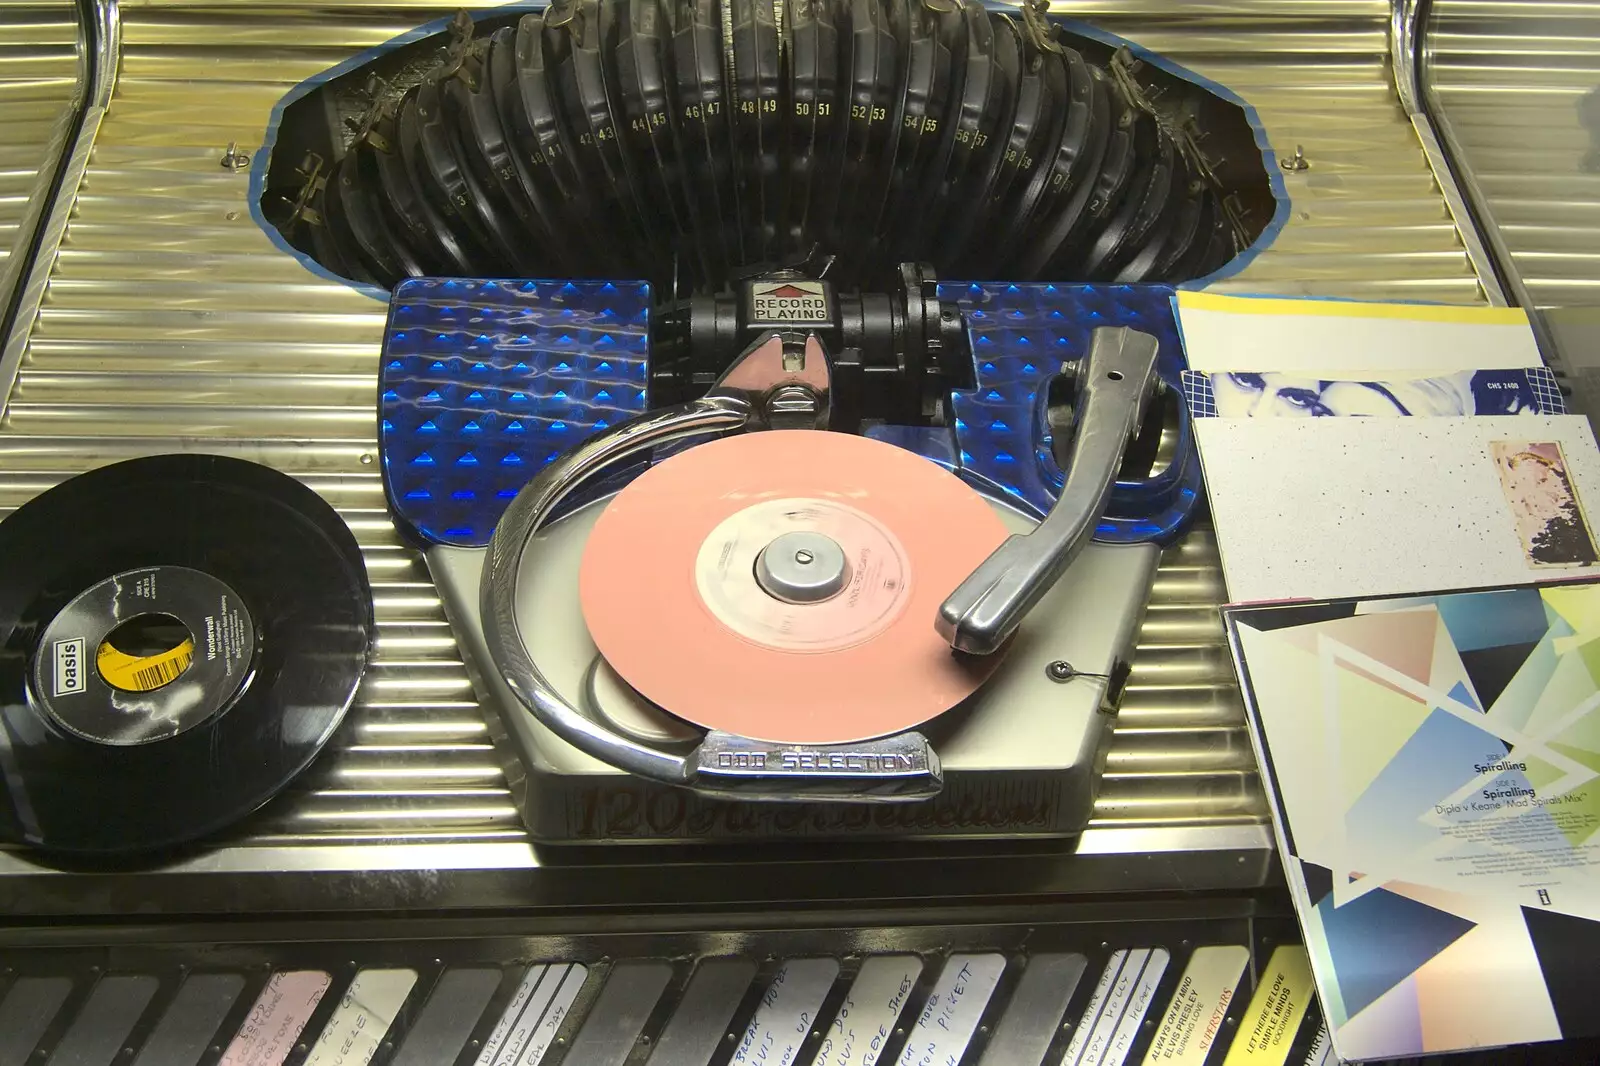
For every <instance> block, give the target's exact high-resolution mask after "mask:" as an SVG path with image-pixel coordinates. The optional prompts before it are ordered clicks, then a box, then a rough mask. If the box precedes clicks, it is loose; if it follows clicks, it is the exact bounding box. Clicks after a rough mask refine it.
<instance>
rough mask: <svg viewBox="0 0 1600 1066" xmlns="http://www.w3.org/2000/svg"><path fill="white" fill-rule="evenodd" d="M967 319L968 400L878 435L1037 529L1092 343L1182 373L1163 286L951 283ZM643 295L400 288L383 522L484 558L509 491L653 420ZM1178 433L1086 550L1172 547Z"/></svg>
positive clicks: (457, 285) (1183, 506)
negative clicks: (1061, 404) (1128, 349)
mask: <svg viewBox="0 0 1600 1066" xmlns="http://www.w3.org/2000/svg"><path fill="white" fill-rule="evenodd" d="M940 295H941V296H942V297H943V298H944V299H947V300H955V301H957V302H959V303H960V305H961V307H962V311H963V313H964V314H965V316H966V319H967V324H968V327H969V335H970V339H971V343H972V349H973V363H974V366H973V372H974V380H975V382H976V384H977V387H976V388H975V389H973V390H970V391H962V392H957V393H955V394H953V395H952V397H951V398H950V410H951V413H952V415H953V416H954V421H953V425H952V426H951V427H950V428H948V429H928V428H919V427H910V426H893V425H889V426H874V427H872V428H871V429H869V430H868V431H867V435H868V436H871V437H874V438H877V439H879V440H884V441H887V442H889V443H892V444H895V445H897V446H899V447H902V448H906V449H908V450H911V451H915V452H917V453H918V454H920V455H924V456H926V457H927V458H929V459H931V460H933V461H934V462H937V463H940V464H941V465H943V466H945V467H946V468H948V469H951V470H953V471H955V472H956V473H958V474H959V475H960V476H961V477H963V478H964V479H966V480H967V481H969V482H970V483H972V484H973V485H975V486H976V487H978V488H980V489H982V490H984V491H987V492H990V493H993V494H995V495H998V496H1003V497H1004V498H1006V499H1008V500H1009V501H1010V502H1011V503H1012V504H1013V505H1015V506H1017V507H1019V508H1021V509H1022V510H1024V511H1027V512H1030V513H1032V514H1033V515H1035V516H1036V517H1037V516H1042V515H1043V514H1044V513H1045V512H1046V511H1048V510H1049V508H1050V505H1051V503H1053V502H1054V500H1055V497H1056V495H1057V494H1058V493H1059V492H1060V488H1061V483H1062V472H1061V470H1060V469H1059V467H1057V465H1056V463H1055V461H1054V459H1053V458H1052V457H1051V451H1050V447H1051V442H1050V437H1049V432H1048V429H1047V427H1046V421H1045V408H1044V393H1045V390H1046V388H1047V386H1048V382H1049V380H1050V378H1051V377H1052V376H1054V375H1055V374H1056V373H1058V372H1059V370H1060V368H1061V365H1062V364H1063V363H1070V362H1074V361H1076V360H1079V359H1081V358H1082V357H1083V355H1084V354H1085V352H1086V351H1087V350H1088V345H1089V340H1090V337H1091V336H1092V334H1093V332H1094V330H1095V329H1096V328H1098V327H1101V326H1131V327H1133V328H1135V329H1140V330H1143V331H1145V332H1148V333H1150V334H1152V335H1154V336H1155V337H1156V338H1157V340H1158V341H1159V343H1160V357H1159V365H1160V372H1161V375H1162V377H1163V379H1164V380H1166V381H1168V382H1170V383H1171V385H1172V386H1173V388H1174V390H1176V387H1177V384H1178V378H1179V374H1180V372H1181V371H1182V370H1183V368H1184V360H1183V349H1182V344H1181V342H1180V340H1179V337H1178V330H1177V325H1176V323H1175V321H1174V319H1173V312H1172V290H1171V289H1170V288H1166V287H1164V286H1127V285H1046V284H1006V283H991V284H977V283H945V284H942V285H940ZM648 309H649V290H648V288H647V287H646V286H645V285H643V284H641V283H639V282H620V281H619V282H596V281H590V282H582V281H571V282H566V281H553V282H547V281H540V282H529V281H477V280H444V279H432V278H421V279H413V280H410V281H406V282H403V283H402V284H401V285H400V286H399V287H398V288H397V289H396V291H395V294H394V299H393V301H392V302H391V305H390V312H389V327H388V331H387V333H386V336H385V339H384V351H383V364H382V370H381V373H380V375H379V381H380V385H379V388H380V391H381V393H382V399H381V402H380V404H379V407H380V418H381V425H380V441H381V443H382V449H383V473H384V484H385V488H386V491H387V492H388V494H389V499H390V504H391V506H392V507H393V509H394V511H395V513H396V514H397V515H398V516H399V517H400V519H401V520H402V521H403V522H404V523H405V524H407V525H408V526H410V527H411V529H412V530H413V531H414V532H415V533H416V534H417V535H419V536H420V537H421V538H422V539H424V540H427V541H431V542H434V543H442V544H454V545H463V546H477V545H483V544H486V543H488V540H489V537H490V535H491V534H492V533H493V531H494V524H495V522H496V521H498V519H499V517H500V514H501V513H502V512H503V511H504V510H505V508H506V506H507V505H509V503H510V501H511V499H512V498H513V497H515V495H516V493H517V491H518V490H519V489H520V488H521V487H522V486H523V485H524V484H526V483H527V481H528V480H529V479H530V478H531V477H532V476H533V475H534V474H535V473H536V472H537V471H538V470H539V468H540V467H541V466H542V465H543V464H545V463H547V462H549V461H550V460H551V459H552V458H553V457H554V456H556V455H557V454H559V453H560V452H561V451H563V450H565V449H567V448H570V447H572V446H573V445H574V444H575V443H577V442H579V441H581V440H583V439H584V438H585V437H587V436H589V435H590V434H593V433H596V432H599V431H601V430H603V429H605V428H606V427H607V426H609V425H614V424H615V423H616V422H617V421H619V420H620V419H622V418H626V417H629V416H631V415H634V414H637V413H639V412H640V411H643V410H645V409H646V406H647V403H648V396H647V379H648V355H647V348H648V343H647V342H648V313H649V311H648ZM1193 451H1194V450H1193V447H1192V444H1191V443H1190V440H1189V432H1188V425H1187V419H1186V418H1185V419H1184V420H1183V426H1182V430H1181V432H1180V440H1179V447H1178V449H1177V459H1176V460H1175V461H1174V462H1173V463H1172V464H1171V465H1170V466H1169V467H1168V468H1167V469H1166V471H1165V472H1164V473H1163V474H1162V475H1161V476H1159V477H1157V478H1155V479H1152V480H1151V481H1148V482H1138V483H1128V484H1120V483H1119V485H1118V489H1117V491H1116V493H1115V494H1114V496H1113V501H1112V506H1111V510H1110V514H1109V515H1108V517H1107V519H1106V520H1105V521H1104V522H1102V523H1101V525H1100V527H1099V529H1098V530H1097V532H1096V539H1099V540H1102V541H1109V542H1131V541H1149V540H1155V541H1164V540H1166V539H1168V538H1170V537H1172V536H1174V535H1175V534H1176V533H1177V532H1179V531H1180V530H1181V529H1182V528H1183V526H1184V523H1185V522H1186V521H1187V519H1188V516H1189V514H1190V512H1191V511H1192V510H1193V508H1194V505H1195V503H1196V501H1197V499H1198V493H1199V488H1200V482H1199V463H1198V460H1197V459H1196V458H1195V457H1194V455H1193Z"/></svg>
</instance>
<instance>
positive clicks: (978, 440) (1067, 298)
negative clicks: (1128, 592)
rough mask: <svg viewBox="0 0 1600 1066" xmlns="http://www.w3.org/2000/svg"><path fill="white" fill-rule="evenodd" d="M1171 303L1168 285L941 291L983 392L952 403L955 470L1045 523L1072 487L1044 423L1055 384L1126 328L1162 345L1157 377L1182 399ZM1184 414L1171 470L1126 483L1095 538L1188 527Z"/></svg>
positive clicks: (1197, 489) (1190, 490) (1190, 502)
mask: <svg viewBox="0 0 1600 1066" xmlns="http://www.w3.org/2000/svg"><path fill="white" fill-rule="evenodd" d="M1172 294H1173V290H1172V289H1171V288H1170V287H1167V286H1164V285H1056V284H1020V283H1019V284H1011V283H1006V282H998V283H989V284H981V283H977V282H967V283H959V282H956V283H950V282H947V283H944V284H941V285H940V286H939V295H940V297H941V298H942V299H945V300H955V301H957V302H959V303H960V305H961V309H962V313H963V315H964V316H965V318H966V321H967V327H968V336H969V338H970V341H971V344H972V357H973V364H974V372H975V375H974V380H975V381H976V383H977V388H975V389H973V390H971V391H970V392H957V393H955V394H954V395H953V396H952V398H951V404H950V407H951V414H952V415H953V429H954V434H955V443H956V453H957V457H958V458H957V463H956V469H957V471H958V472H959V473H960V474H961V475H962V476H963V477H965V478H966V479H967V480H968V481H970V482H972V483H973V484H975V485H978V486H979V487H982V488H986V489H988V490H989V491H991V492H999V493H1003V494H1004V495H1005V496H1007V497H1009V498H1010V499H1011V500H1012V502H1013V503H1015V504H1017V505H1018V506H1020V507H1021V508H1022V509H1024V510H1026V511H1028V512H1030V513H1032V514H1033V515H1034V516H1035V517H1043V516H1044V514H1045V513H1046V512H1047V511H1049V509H1050V506H1051V504H1052V503H1054V502H1055V499H1056V496H1057V495H1058V494H1059V493H1060V491H1061V485H1062V482H1063V480H1064V475H1063V473H1062V470H1061V468H1060V467H1059V466H1058V465H1057V464H1056V462H1055V459H1054V458H1053V456H1052V454H1051V444H1052V441H1051V437H1050V430H1049V427H1048V425H1047V422H1046V417H1045V392H1046V389H1047V388H1048V384H1049V381H1050V378H1052V377H1053V376H1055V375H1056V374H1057V373H1058V372H1060V370H1061V368H1062V365H1063V364H1065V363H1076V362H1078V361H1079V360H1081V359H1082V358H1083V357H1084V356H1085V355H1086V354H1087V353H1088V351H1089V342H1090V340H1091V338H1092V337H1093V335H1094V331H1095V330H1096V329H1099V328H1101V327H1104V326H1128V327H1130V328H1132V329H1137V330H1140V331H1142V332H1145V333H1149V334H1150V335H1152V336H1154V337H1155V338H1156V340H1157V342H1158V344H1159V353H1158V356H1157V372H1158V373H1159V374H1160V376H1161V379H1162V381H1163V382H1165V383H1166V385H1167V387H1168V388H1169V389H1170V390H1171V391H1172V392H1173V393H1174V394H1175V395H1178V396H1181V389H1180V380H1179V379H1180V376H1181V374H1182V372H1183V370H1184V369H1185V366H1186V364H1185V361H1184V356H1183V342H1182V340H1181V339H1180V338H1179V335H1178V326H1177V321H1176V319H1175V318H1174V314H1173V309H1172ZM1178 409H1179V412H1180V417H1179V420H1178V440H1177V442H1176V447H1175V448H1174V459H1173V461H1172V462H1171V463H1170V464H1169V465H1168V466H1167V468H1166V469H1165V470H1164V471H1163V472H1162V473H1161V474H1160V475H1158V476H1157V477H1155V478H1152V479H1149V480H1146V481H1130V482H1118V484H1117V488H1116V490H1115V491H1114V492H1113V494H1112V499H1111V504H1110V508H1109V512H1108V515H1107V518H1106V519H1105V521H1103V522H1102V523H1101V524H1100V526H1099V528H1098V529H1097V530H1096V532H1095V539H1097V540H1100V541H1103V542H1110V543H1133V542H1142V541H1150V540H1154V541H1158V542H1161V541H1166V540H1169V539H1171V538H1172V537H1174V536H1175V535H1176V534H1177V533H1179V532H1181V531H1182V529H1183V528H1184V527H1185V523H1186V522H1187V521H1188V518H1189V517H1190V515H1191V514H1192V513H1193V511H1194V508H1195V506H1196V504H1197V503H1198V501H1199V499H1200V495H1201V489H1202V483H1201V479H1200V463H1199V459H1198V457H1197V455H1196V452H1195V447H1194V441H1193V434H1192V427H1191V426H1190V424H1189V419H1188V416H1187V414H1188V413H1187V408H1186V407H1184V405H1183V404H1182V403H1179V404H1178Z"/></svg>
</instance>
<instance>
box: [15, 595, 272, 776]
mask: <svg viewBox="0 0 1600 1066" xmlns="http://www.w3.org/2000/svg"><path fill="white" fill-rule="evenodd" d="M140 623H147V625H146V626H145V627H144V629H143V630H142V631H140V630H136V629H135V627H136V626H139V624H140ZM164 632H165V633H172V634H173V637H172V638H170V639H169V640H168V641H167V643H168V644H169V645H170V646H166V647H160V648H159V649H158V650H154V651H149V652H141V651H140V650H139V648H140V647H141V645H139V644H127V643H125V642H126V641H129V640H136V639H138V638H139V636H141V635H143V636H144V639H151V638H150V637H149V634H151V633H154V634H157V635H158V636H159V635H161V634H162V633H164ZM125 633H126V634H131V635H130V636H127V637H124V636H122V634H125ZM254 647H255V626H254V625H253V624H252V622H251V621H250V616H249V614H248V613H247V612H246V611H245V610H244V607H243V604H242V601H241V600H240V598H239V594H238V593H237V592H235V591H234V590H233V589H232V588H230V587H229V586H228V585H227V584H226V583H224V582H222V581H220V580H218V579H217V578H215V577H213V576H211V575H210V574H207V573H203V572H201V571H199V570H191V569H189V568H188V567H182V566H151V567H145V568H143V569H139V570H129V571H124V572H123V573H119V574H114V575H112V576H111V577H108V578H106V579H105V580H103V581H99V582H97V583H95V584H94V585H91V586H90V587H89V588H88V589H85V590H84V591H83V592H82V593H80V594H79V595H78V596H77V597H76V598H75V599H73V600H72V601H71V602H70V603H68V604H67V606H66V607H65V608H63V609H62V611H61V613H60V614H58V615H56V616H55V618H54V619H52V620H51V622H50V624H49V625H48V626H46V627H45V631H44V639H43V640H42V641H41V642H40V649H41V652H42V654H39V655H36V656H35V657H34V664H33V687H34V693H35V696H36V698H37V699H38V701H39V703H40V705H41V706H42V707H43V708H44V710H45V711H46V713H48V714H49V716H50V717H51V718H52V719H53V720H54V721H55V723H56V724H57V725H59V726H61V728H63V729H65V730H67V731H68V732H70V733H73V734H76V735H77V736H80V737H82V738H84V739H85V740H92V741H95V742H97V743H100V744H111V745H118V746H123V745H134V744H148V743H149V742H151V741H153V740H162V739H165V738H167V737H173V736H177V735H178V734H179V733H182V732H183V731H185V730H187V729H192V728H194V727H195V726H196V725H199V724H200V723H201V722H204V721H206V720H207V719H208V718H210V717H211V716H212V715H213V714H216V713H217V712H218V711H219V710H221V709H222V708H223V707H225V706H226V705H227V704H228V702H229V701H230V700H231V699H232V698H233V697H234V696H235V695H237V694H238V692H239V688H240V686H241V685H242V684H243V683H244V679H245V677H246V676H247V674H248V672H249V666H250V659H251V657H252V650H253V649H254Z"/></svg>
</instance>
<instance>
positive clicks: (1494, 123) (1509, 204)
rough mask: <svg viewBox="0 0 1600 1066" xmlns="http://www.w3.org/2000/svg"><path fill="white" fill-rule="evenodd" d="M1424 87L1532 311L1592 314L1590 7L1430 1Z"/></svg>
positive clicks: (1597, 60)
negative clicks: (1578, 309)
mask: <svg viewBox="0 0 1600 1066" xmlns="http://www.w3.org/2000/svg"><path fill="white" fill-rule="evenodd" d="M1425 45H1426V52H1425V65H1424V71H1423V74H1424V82H1425V85H1426V88H1427V91H1428V93H1429V97H1430V102H1431V103H1432V105H1433V109H1434V111H1435V113H1436V115H1437V116H1438V117H1439V119H1440V120H1441V122H1442V123H1443V124H1444V125H1445V126H1446V128H1447V129H1448V131H1449V134H1450V136H1451V139H1452V141H1453V146H1454V148H1455V151H1456V154H1457V156H1458V162H1459V163H1460V164H1461V165H1463V166H1464V168H1465V170H1466V172H1467V173H1468V175H1469V177H1470V180H1471V182H1472V183H1473V184H1474V185H1475V186H1476V188H1477V190H1478V191H1479V192H1480V194H1481V197H1482V200H1483V203H1482V207H1483V208H1484V210H1485V212H1486V214H1487V216H1488V218H1487V219H1486V222H1487V223H1488V224H1489V226H1490V228H1491V229H1492V230H1493V231H1495V232H1497V234H1498V237H1499V239H1500V240H1501V241H1502V242H1503V245H1504V249H1505V252H1506V254H1507V256H1508V258H1509V263H1510V265H1511V267H1512V268H1513V269H1514V271H1515V274H1516V275H1517V280H1519V281H1520V283H1521V285H1522V287H1523V288H1524V290H1525V291H1526V293H1527V296H1528V297H1529V299H1530V301H1531V303H1532V305H1534V306H1537V307H1540V308H1559V307H1568V306H1573V305H1589V306H1592V305H1596V304H1600V7H1596V6H1595V5H1593V4H1582V3H1548V2H1532V0H1503V2H1493V0H1434V3H1433V5H1432V12H1431V18H1430V20H1429V25H1428V31H1427V34H1426V37H1425Z"/></svg>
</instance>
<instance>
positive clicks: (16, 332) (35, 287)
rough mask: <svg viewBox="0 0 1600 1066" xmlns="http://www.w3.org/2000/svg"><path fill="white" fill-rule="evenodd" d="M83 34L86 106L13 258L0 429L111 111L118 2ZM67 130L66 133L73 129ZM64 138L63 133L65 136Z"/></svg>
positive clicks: (105, 3)
mask: <svg viewBox="0 0 1600 1066" xmlns="http://www.w3.org/2000/svg"><path fill="white" fill-rule="evenodd" d="M84 29H85V31H86V36H87V41H86V42H85V44H86V48H85V49H84V53H83V55H84V57H85V61H86V64H85V65H86V66H87V68H88V71H87V73H88V78H87V79H83V80H90V79H92V83H91V84H90V86H89V90H88V92H87V93H86V94H85V99H86V102H87V106H86V107H84V109H83V114H82V121H80V122H77V133H76V134H75V135H73V136H72V154H71V155H70V156H68V158H67V161H66V164H65V165H64V166H63V167H61V169H60V180H59V182H56V183H55V187H54V191H53V193H52V194H50V195H46V196H40V197H39V201H40V203H39V206H38V208H37V210H38V211H39V212H40V213H41V214H43V212H44V209H45V208H44V205H45V204H46V203H48V204H49V214H48V216H47V217H46V220H45V224H44V228H43V231H42V233H41V234H40V237H39V240H38V242H37V243H36V244H35V245H33V248H32V254H31V255H25V256H18V257H17V258H18V259H20V260H22V262H19V263H18V264H16V274H15V277H14V278H12V279H11V280H12V281H13V282H14V281H15V279H16V278H25V279H26V280H25V281H24V282H23V285H22V288H21V291H20V292H19V293H18V295H17V300H16V303H15V305H14V311H13V313H12V315H11V317H10V318H9V319H8V320H6V323H5V324H6V325H7V326H8V327H9V332H8V333H7V334H5V336H4V338H3V341H4V343H3V346H0V424H3V423H4V421H5V415H6V408H7V406H8V403H9V400H10V397H11V389H12V386H14V385H15V384H16V380H17V371H18V369H19V368H20V367H21V366H22V356H23V353H24V352H25V351H26V350H27V347H28V337H29V335H30V334H31V333H32V331H33V324H34V320H35V319H37V318H38V316H39V308H40V307H41V306H43V304H44V297H45V292H46V291H47V290H48V289H49V287H50V276H51V274H52V273H54V271H55V264H56V257H57V255H58V254H59V253H60V250H61V242H62V240H63V239H64V238H65V237H66V233H67V224H68V222H69V221H70V220H71V218H72V211H73V208H74V206H75V205H76V204H77V202H78V189H79V187H80V186H81V185H82V184H83V175H84V172H85V171H87V170H88V169H89V156H90V153H92V152H93V151H94V143H95V138H96V136H97V135H98V134H99V132H100V122H101V119H103V118H104V117H105V113H106V109H107V108H108V107H110V106H111V94H112V92H113V91H114V90H115V89H116V85H117V74H118V69H119V61H120V59H121V56H122V14H121V10H120V9H119V7H118V5H117V0H94V11H93V17H92V19H91V21H90V23H89V25H87V26H85V27H84ZM74 119H76V116H74ZM66 125H67V128H70V127H71V125H72V123H71V122H69V123H67V124H66ZM65 132H66V131H65V130H63V134H64V135H65ZM42 176H43V172H42V171H41V177H42ZM52 177H54V173H53V172H52ZM40 191H43V190H41V189H39V188H38V187H37V186H36V195H37V193H38V192H40ZM9 291H11V289H10V286H9V285H0V292H9Z"/></svg>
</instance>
